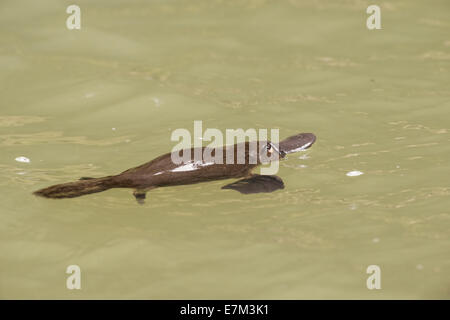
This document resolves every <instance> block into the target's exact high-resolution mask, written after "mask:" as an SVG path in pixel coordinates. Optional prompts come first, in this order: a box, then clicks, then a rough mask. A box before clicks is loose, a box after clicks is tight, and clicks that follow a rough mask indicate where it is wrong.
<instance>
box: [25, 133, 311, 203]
mask: <svg viewBox="0 0 450 320" xmlns="http://www.w3.org/2000/svg"><path fill="white" fill-rule="evenodd" d="M315 141H316V137H315V135H314V134H312V133H300V134H297V135H295V136H291V137H289V138H287V139H285V140H283V141H281V142H280V143H279V144H273V143H271V142H270V141H259V142H258V144H257V145H258V150H259V154H258V155H257V157H256V158H257V159H256V161H255V159H254V158H252V157H254V154H252V151H251V150H252V149H251V148H250V143H249V142H245V143H244V144H243V145H242V144H235V145H231V146H224V147H222V151H223V152H222V154H223V161H222V162H221V163H216V162H214V161H212V162H211V161H208V162H201V161H200V162H196V161H189V162H185V163H181V164H175V163H174V162H173V161H172V154H171V153H166V154H164V155H162V156H160V157H158V158H156V159H154V160H152V161H150V162H147V163H145V164H143V165H141V166H138V167H135V168H131V169H128V170H126V171H124V172H122V173H120V174H118V175H115V176H107V177H102V178H86V177H84V178H81V179H80V180H78V181H74V182H69V183H63V184H57V185H54V186H50V187H48V188H44V189H41V190H38V191H36V192H34V194H35V195H37V196H41V197H46V198H55V199H60V198H75V197H79V196H82V195H85V194H90V193H96V192H101V191H105V190H108V189H111V188H131V189H134V193H133V194H134V196H135V197H136V200H137V201H138V202H139V203H143V202H144V199H145V196H146V193H147V191H149V190H151V189H154V188H158V187H167V186H175V185H185V184H193V183H199V182H207V181H213V180H222V179H230V178H244V179H242V180H239V181H237V182H234V183H231V184H228V185H226V186H223V187H222V189H232V190H236V191H239V192H241V193H244V194H249V193H260V192H273V191H275V190H278V189H283V188H284V184H283V181H282V180H281V178H279V177H277V176H268V175H257V174H252V173H251V171H252V169H254V168H255V167H257V166H258V165H260V164H261V163H262V161H261V159H260V155H261V152H266V156H273V155H276V157H275V158H276V160H278V159H279V158H284V157H285V155H286V154H288V153H292V152H297V151H301V150H305V149H307V148H309V147H310V146H311V145H312V144H313V143H314V142H315ZM240 148H243V149H242V150H245V161H240V162H243V163H242V164H239V162H238V161H237V155H238V152H237V150H241V149H240ZM201 149H202V150H201V154H205V153H204V152H205V149H206V148H205V147H203V148H201ZM196 150H197V151H199V150H198V149H194V148H191V149H190V150H189V149H186V150H184V152H187V154H189V152H190V153H191V159H194V154H195V152H196ZM207 151H208V150H207ZM209 151H210V154H211V155H212V156H213V157H214V155H215V149H209ZM179 152H180V151H176V153H177V154H179ZM229 152H233V155H234V161H233V163H232V164H230V163H227V161H226V155H227V153H229ZM273 158H274V157H272V159H273ZM213 159H214V158H213ZM228 162H230V161H228Z"/></svg>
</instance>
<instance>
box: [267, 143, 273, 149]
mask: <svg viewBox="0 0 450 320" xmlns="http://www.w3.org/2000/svg"><path fill="white" fill-rule="evenodd" d="M266 149H267V151H270V150H271V149H272V144H270V143H268V144H267V145H266Z"/></svg>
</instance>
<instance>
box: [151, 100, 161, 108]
mask: <svg viewBox="0 0 450 320" xmlns="http://www.w3.org/2000/svg"><path fill="white" fill-rule="evenodd" d="M152 100H153V103H154V104H155V106H156V107H159V106H161V100H159V99H158V98H152Z"/></svg>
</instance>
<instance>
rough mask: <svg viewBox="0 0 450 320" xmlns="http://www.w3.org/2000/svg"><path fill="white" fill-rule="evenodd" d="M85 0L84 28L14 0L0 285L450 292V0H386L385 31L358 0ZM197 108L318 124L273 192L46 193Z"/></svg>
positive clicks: (133, 290) (1, 288) (186, 124)
mask: <svg viewBox="0 0 450 320" xmlns="http://www.w3.org/2000/svg"><path fill="white" fill-rule="evenodd" d="M78 5H79V6H80V7H81V10H82V17H83V18H82V28H81V30H79V31H68V30H67V29H66V28H65V18H66V13H65V7H64V4H62V3H60V2H59V1H56V0H45V1H40V2H39V5H37V4H33V3H32V1H31V2H30V5H29V6H27V7H24V6H23V5H21V4H18V3H17V2H15V1H3V2H2V3H1V4H0V6H1V8H2V10H3V11H4V12H8V15H7V16H5V17H4V19H2V21H1V22H0V27H1V28H0V43H1V44H2V45H1V46H0V67H1V69H2V72H1V73H0V83H1V86H0V87H1V88H2V93H1V96H2V101H1V105H0V150H1V152H0V186H1V187H2V189H1V190H2V192H1V195H0V202H1V203H2V209H1V210H0V253H1V257H2V260H1V272H0V297H1V298H38V297H41V298H76V299H77V298H274V299H280V298H287V299H298V298H375V299H379V298H387V299H389V298H448V297H449V296H450V293H449V288H450V279H449V278H448V275H447V274H448V271H449V267H450V260H449V258H448V248H449V245H450V241H449V237H448V229H449V226H450V219H449V218H450V216H449V212H448V208H449V204H450V202H449V193H450V187H449V184H448V181H447V180H448V179H447V176H448V172H449V164H448V159H449V156H450V147H449V137H448V133H449V127H448V110H449V107H450V103H449V101H450V99H449V98H450V90H449V88H448V83H449V80H450V79H449V73H448V72H449V68H450V59H449V47H450V39H449V38H448V27H449V24H448V22H447V21H448V17H447V16H446V13H447V12H448V9H449V4H448V1H436V2H434V3H433V7H432V8H431V9H430V8H429V7H428V6H427V5H426V4H425V3H422V2H420V1H406V0H402V1H396V2H395V3H390V2H385V1H382V2H380V4H379V5H380V7H381V9H382V19H383V23H382V25H383V30H376V31H368V30H367V29H366V28H365V17H366V15H365V9H366V7H367V3H366V2H365V1H357V0H351V1H345V0H342V1H320V2H317V1H314V2H305V1H294V0H292V1H287V2H276V3H275V2H268V1H231V2H230V1H226V2H222V1H197V0H196V1H172V2H167V1H154V2H152V3H151V4H150V3H148V4H145V5H143V4H142V2H139V1H128V2H127V4H126V5H125V4H123V3H120V2H111V1H109V2H105V1H96V2H95V3H92V1H79V4H78ZM406 13H407V14H406ZM194 120H203V123H204V127H205V128H206V127H212V128H219V129H221V130H224V129H226V128H255V129H259V128H279V129H280V138H281V139H282V138H285V137H288V136H290V135H293V134H296V133H298V132H314V133H315V134H316V135H317V137H318V140H317V142H316V144H315V145H314V146H313V147H312V148H311V149H309V150H307V151H305V152H302V153H297V154H290V155H288V157H287V159H286V160H283V161H282V162H281V165H280V171H279V173H278V174H277V175H278V176H280V177H281V178H282V179H283V181H284V184H285V188H284V189H283V190H278V191H276V192H274V193H272V194H254V195H242V194H239V193H238V192H235V191H233V190H222V189H221V187H222V186H224V185H226V184H228V183H232V182H234V180H232V179H230V180H226V181H215V182H211V183H203V184H198V185H190V186H177V187H170V188H160V189H155V190H152V191H151V192H149V193H148V196H147V197H148V198H147V201H146V203H145V205H142V206H139V205H137V204H136V201H135V199H134V197H133V195H132V191H131V190H126V189H112V190H109V191H106V192H103V193H98V194H93V195H89V196H85V197H80V198H75V199H68V200H60V201H59V200H49V199H41V198H36V197H33V196H32V195H31V193H32V192H33V191H35V190H37V189H39V188H42V187H45V186H48V185H51V184H55V183H62V182H67V181H72V180H76V179H78V178H80V177H82V176H93V177H99V176H104V175H110V174H116V173H119V172H121V171H123V170H125V169H127V168H130V167H133V166H136V165H139V164H142V163H144V162H147V161H149V160H151V159H153V158H154V157H156V156H159V155H161V154H163V153H166V152H169V151H170V150H171V149H172V147H173V145H174V144H173V142H171V141H170V134H171V132H172V131H173V130H174V129H176V128H188V129H190V128H192V126H193V121H194ZM21 156H23V157H26V158H28V159H30V162H18V161H16V160H15V159H16V158H17V157H21ZM349 172H363V173H364V174H362V175H354V176H348V175H347V173H349ZM70 264H77V265H79V266H80V267H81V270H82V290H80V291H76V292H74V291H69V290H67V289H66V288H65V280H66V276H67V275H66V274H65V270H66V268H67V266H68V265H70ZM373 264H375V265H379V266H380V267H381V271H382V289H381V290H379V291H375V290H372V291H370V290H367V288H366V286H365V283H366V279H367V276H368V275H367V274H366V268H367V266H369V265H373Z"/></svg>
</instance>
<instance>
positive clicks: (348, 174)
mask: <svg viewBox="0 0 450 320" xmlns="http://www.w3.org/2000/svg"><path fill="white" fill-rule="evenodd" d="M362 174H364V172H361V171H356V170H355V171H350V172H347V173H346V175H347V176H348V177H357V176H360V175H362Z"/></svg>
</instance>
